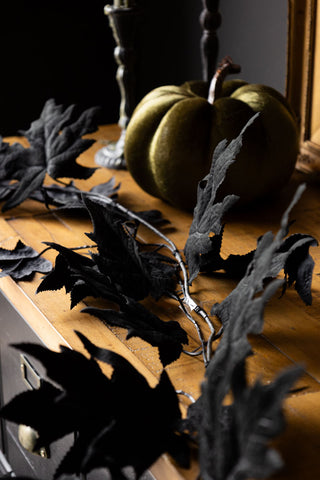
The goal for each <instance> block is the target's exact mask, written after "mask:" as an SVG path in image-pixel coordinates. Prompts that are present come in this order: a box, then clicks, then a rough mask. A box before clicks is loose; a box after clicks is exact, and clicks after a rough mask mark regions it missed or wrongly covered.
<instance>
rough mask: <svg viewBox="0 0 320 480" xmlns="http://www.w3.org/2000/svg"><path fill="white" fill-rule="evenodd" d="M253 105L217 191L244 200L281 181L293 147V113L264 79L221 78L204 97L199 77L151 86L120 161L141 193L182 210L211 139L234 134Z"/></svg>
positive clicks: (190, 202) (204, 168) (202, 171)
mask: <svg viewBox="0 0 320 480" xmlns="http://www.w3.org/2000/svg"><path fill="white" fill-rule="evenodd" d="M209 97H210V96H209ZM256 112H260V115H259V116H258V118H257V119H256V120H255V122H254V123H253V125H252V126H251V127H250V129H249V130H248V131H247V133H246V137H245V139H244V142H243V147H242V150H241V152H240V154H239V155H238V157H237V159H236V161H235V163H234V164H233V165H232V166H231V167H230V168H229V170H228V172H227V176H226V179H225V182H224V183H223V185H222V187H221V189H220V190H219V193H220V196H221V197H222V196H223V195H225V194H229V193H234V194H237V195H239V196H240V202H241V203H242V204H246V203H248V202H252V201H253V200H255V199H257V198H260V197H262V196H265V195H267V194H270V193H271V192H273V191H275V190H278V189H279V188H280V187H282V186H283V185H284V184H285V183H286V182H287V181H288V179H289V178H290V176H291V174H292V172H293V170H294V167H295V163H296V158H297V153H298V128H297V123H296V120H295V117H294V114H293V113H292V111H291V109H290V106H289V105H288V103H287V101H286V99H285V98H284V97H283V96H282V95H281V94H280V93H279V92H278V91H276V90H274V89H273V88H271V87H268V86H265V85H254V84H246V82H244V81H242V80H229V81H225V82H223V83H222V82H221V88H220V91H219V95H215V98H214V99H212V98H211V100H210V99H209V100H208V85H207V84H205V83H204V82H187V83H185V84H183V85H181V86H173V85H169V86H163V87H159V88H156V89H155V90H152V91H151V92H150V93H149V94H147V95H146V96H145V97H144V98H143V99H142V101H141V102H140V103H139V104H138V106H137V107H136V109H135V111H134V113H133V115H132V118H131V120H130V122H129V125H128V128H127V131H126V138H125V159H126V163H127V167H128V169H129V171H130V173H131V175H132V177H133V178H134V179H135V181H136V182H137V183H138V184H139V185H140V186H141V187H142V188H143V189H144V190H145V191H146V192H148V193H150V194H151V195H153V196H156V197H159V198H162V199H163V200H165V201H167V202H169V203H170V204H172V205H174V206H176V207H179V208H182V209H186V210H190V209H192V208H193V207H194V205H195V202H196V192H197V185H198V182H199V180H201V179H202V178H203V177H204V176H205V175H206V174H207V173H208V171H209V169H210V165H211V160H212V154H213V151H214V149H215V147H216V146H217V144H218V143H219V142H220V141H221V140H223V139H225V138H226V139H228V140H232V139H233V138H235V137H236V136H237V135H238V134H239V133H240V131H241V129H242V128H243V127H244V125H245V124H246V122H247V121H248V120H249V119H250V118H251V117H252V116H253V115H254V114H255V113H256Z"/></svg>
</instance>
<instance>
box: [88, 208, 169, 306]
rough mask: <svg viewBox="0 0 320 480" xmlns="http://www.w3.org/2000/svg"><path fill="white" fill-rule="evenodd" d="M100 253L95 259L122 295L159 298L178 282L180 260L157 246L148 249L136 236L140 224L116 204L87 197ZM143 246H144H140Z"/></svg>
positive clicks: (137, 298) (94, 236)
mask: <svg viewBox="0 0 320 480" xmlns="http://www.w3.org/2000/svg"><path fill="white" fill-rule="evenodd" d="M85 204H86V207H87V209H88V212H89V214H90V217H91V220H92V224H93V232H92V233H88V234H87V235H88V237H89V238H90V239H91V240H93V241H95V242H96V244H97V248H98V254H92V258H93V260H94V261H95V263H96V264H97V266H98V268H99V270H100V271H101V272H102V273H103V274H104V275H106V276H108V277H109V278H110V279H111V281H112V283H113V284H114V285H116V288H117V289H118V291H119V292H121V293H122V294H123V295H125V296H128V297H131V298H134V299H135V300H142V299H143V298H145V297H146V296H147V295H149V294H150V295H152V296H153V297H154V298H160V297H161V296H162V295H164V294H166V293H167V292H170V291H173V290H174V288H175V285H176V283H177V267H178V264H177V262H176V261H175V260H174V259H173V258H171V257H168V256H166V255H162V254H161V253H160V252H158V250H157V249H152V250H148V245H147V244H146V245H140V244H139V242H138V241H137V239H136V234H137V228H138V225H137V224H136V223H135V222H133V221H132V219H131V218H130V217H129V216H127V215H125V213H124V212H119V210H118V209H117V208H116V207H114V206H113V205H111V204H110V205H104V204H101V203H100V202H99V201H92V200H91V199H89V198H85ZM141 247H143V248H141Z"/></svg>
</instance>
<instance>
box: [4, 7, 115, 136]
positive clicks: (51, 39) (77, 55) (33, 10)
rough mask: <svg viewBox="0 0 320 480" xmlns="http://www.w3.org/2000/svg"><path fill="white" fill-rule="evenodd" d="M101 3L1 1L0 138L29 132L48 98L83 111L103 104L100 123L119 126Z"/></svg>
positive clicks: (110, 46) (108, 37) (109, 42)
mask: <svg viewBox="0 0 320 480" xmlns="http://www.w3.org/2000/svg"><path fill="white" fill-rule="evenodd" d="M105 3H106V2H105V0H87V1H81V0H52V1H49V0H27V1H24V0H8V1H4V0H3V1H2V2H1V27H0V48H1V75H0V134H2V135H7V134H14V133H16V131H17V130H18V129H21V128H26V127H28V126H29V124H30V121H32V120H34V119H36V118H37V117H38V116H39V113H40V112H41V109H42V106H43V104H44V102H45V101H46V100H47V99H48V98H51V97H53V98H55V99H56V101H57V102H58V103H62V104H67V105H69V104H71V103H76V104H79V107H81V108H86V107H88V106H93V105H101V106H102V107H103V121H105V122H112V121H117V118H118V110H119V107H118V103H119V91H118V87H117V84H116V82H115V81H114V76H115V69H116V66H115V63H114V61H113V48H114V42H113V37H112V34H111V31H110V28H109V24H108V19H107V17H106V16H105V15H104V13H103V7H104V5H105ZM110 60H111V61H110Z"/></svg>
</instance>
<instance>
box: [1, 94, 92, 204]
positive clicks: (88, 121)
mask: <svg viewBox="0 0 320 480" xmlns="http://www.w3.org/2000/svg"><path fill="white" fill-rule="evenodd" d="M98 111H99V109H98V108H97V107H92V108H89V109H87V110H85V111H84V112H83V113H82V114H81V115H80V116H79V117H77V118H74V116H75V114H74V113H75V105H71V106H69V107H68V108H66V109H65V110H63V107H62V106H61V105H56V104H55V101H54V100H53V99H50V100H48V101H47V102H46V103H45V105H44V108H43V110H42V112H41V115H40V117H39V119H37V120H35V121H34V122H32V123H31V125H30V128H29V129H28V130H26V131H21V132H20V133H21V134H22V135H24V136H25V137H26V138H27V140H28V141H29V145H30V146H29V147H28V148H25V147H23V146H22V145H21V144H20V143H14V144H13V145H8V144H7V143H4V142H2V144H1V146H0V182H1V186H2V188H1V190H0V191H1V193H2V195H3V197H1V198H0V199H2V200H3V199H4V198H5V199H6V202H5V204H4V205H3V207H2V210H3V211H6V210H9V209H10V208H13V207H15V206H17V205H19V204H20V203H21V202H23V201H24V200H26V199H27V198H28V197H29V196H30V195H31V194H32V193H33V192H34V191H35V190H38V189H39V188H40V187H41V186H42V184H43V181H44V179H45V175H46V174H48V175H49V176H50V177H52V178H53V179H58V178H65V177H67V178H83V179H86V178H89V177H90V176H91V175H92V174H93V172H94V171H95V169H94V168H87V167H84V166H82V165H80V164H79V163H77V162H76V159H77V157H78V156H79V155H80V154H81V153H82V152H84V151H85V150H86V149H88V148H89V147H90V146H91V145H92V144H93V143H94V141H95V140H92V139H88V138H81V137H82V136H83V135H85V134H87V133H92V132H94V131H95V130H97V123H96V117H97V113H98ZM12 180H15V182H14V183H11V184H10V186H9V185H8V182H11V181H12Z"/></svg>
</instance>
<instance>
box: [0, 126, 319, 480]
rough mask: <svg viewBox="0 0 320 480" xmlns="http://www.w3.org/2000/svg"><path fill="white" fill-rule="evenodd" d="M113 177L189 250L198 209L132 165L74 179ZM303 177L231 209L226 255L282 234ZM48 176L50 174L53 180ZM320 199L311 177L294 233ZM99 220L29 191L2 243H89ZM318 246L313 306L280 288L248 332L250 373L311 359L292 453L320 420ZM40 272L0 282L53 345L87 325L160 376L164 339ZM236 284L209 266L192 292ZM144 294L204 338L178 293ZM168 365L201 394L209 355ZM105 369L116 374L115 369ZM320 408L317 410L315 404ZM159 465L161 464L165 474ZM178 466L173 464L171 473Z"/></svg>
mask: <svg viewBox="0 0 320 480" xmlns="http://www.w3.org/2000/svg"><path fill="white" fill-rule="evenodd" d="M118 132H119V129H118V127H117V126H113V127H102V128H101V129H100V130H99V132H97V133H96V134H94V137H95V138H96V139H97V142H96V143H95V144H94V145H93V146H92V147H91V148H90V149H89V150H88V151H87V152H84V153H83V154H82V155H81V158H80V159H79V162H81V163H82V164H84V165H87V166H92V165H93V155H94V153H95V152H96V151H97V150H98V149H99V148H101V147H102V146H103V145H105V144H106V142H107V139H108V138H110V139H112V140H113V139H115V138H117V135H118ZM11 141H13V139H11ZM112 176H114V177H115V179H116V183H118V182H120V183H121V188H120V191H119V201H120V202H121V203H122V204H123V205H125V206H126V207H127V208H130V209H133V210H135V211H139V210H144V209H150V208H155V209H159V210H160V211H162V213H163V215H164V217H165V218H168V219H170V222H171V223H170V224H169V225H167V226H166V227H165V228H164V230H163V231H164V232H166V233H167V234H168V236H169V237H170V238H171V239H172V240H173V241H174V242H175V243H176V245H177V247H178V248H179V249H180V251H181V252H182V251H183V248H184V245H185V242H186V239H187V237H188V231H189V228H190V224H191V221H192V215H191V213H186V212H182V211H180V210H177V209H175V208H174V207H171V206H170V205H168V204H166V203H164V202H162V201H161V200H159V199H156V198H153V197H151V196H150V195H148V194H147V193H145V192H143V191H142V190H141V189H140V187H138V186H137V185H136V184H135V183H134V182H133V181H132V178H131V177H130V175H129V174H128V172H127V171H112V170H111V171H110V170H107V169H104V168H99V169H97V171H96V172H95V173H94V175H93V176H92V177H91V178H90V179H89V180H87V181H82V180H81V181H76V185H77V186H79V188H83V189H84V190H89V189H90V188H92V186H94V185H96V184H98V183H102V182H105V181H107V180H109V179H110V178H111V177H112ZM305 179H306V177H305V175H303V174H301V172H297V173H296V174H295V175H294V177H293V179H292V181H291V182H290V184H289V185H288V186H287V187H286V188H285V189H284V190H283V191H282V192H281V193H280V194H279V195H278V196H277V197H275V198H274V199H273V200H270V202H269V203H268V204H264V205H263V206H261V205H260V207H259V208H260V209H261V208H262V209H263V210H262V211H263V214H261V211H259V210H258V208H257V206H256V207H255V208H252V209H247V210H245V211H238V212H235V213H232V214H230V215H228V216H227V219H226V228H225V233H224V238H223V248H222V251H223V255H228V254H230V253H247V252H248V251H249V250H250V249H253V248H255V246H256V242H257V238H258V237H259V236H260V235H262V234H264V233H265V232H266V231H268V230H272V231H273V232H274V233H276V232H277V230H278V228H279V222H280V218H281V215H282V213H283V211H284V209H285V208H286V207H287V205H288V203H289V202H290V200H291V198H292V195H293V193H294V191H295V189H296V188H297V186H298V185H299V184H300V183H301V181H304V180H305ZM47 181H48V182H49V181H50V179H47ZM319 207H320V190H319V189H318V187H317V185H316V184H313V183H312V182H311V183H310V185H309V184H308V189H307V191H306V192H305V193H304V195H303V197H302V199H301V201H300V202H299V203H298V205H297V206H296V207H295V208H294V210H293V212H292V216H291V218H294V219H295V220H296V222H295V224H294V225H292V227H291V229H290V233H291V232H292V233H293V232H295V231H296V232H303V233H308V234H312V235H314V236H315V237H316V238H319V239H320V222H319V216H320V213H319V212H320V208H319ZM91 229H92V225H91V223H90V220H89V219H88V218H85V217H81V218H79V217H77V218H75V217H73V216H72V215H70V214H63V213H55V215H52V214H48V213H47V212H46V209H45V208H44V207H43V206H42V205H40V204H38V203H36V202H32V201H29V200H28V201H26V202H24V203H23V204H22V205H21V206H19V207H17V208H16V209H13V210H12V211H9V212H7V213H6V214H5V215H3V216H2V217H0V243H1V246H6V247H7V248H9V247H10V248H11V247H13V246H14V244H15V242H16V241H17V239H18V238H21V239H22V241H24V242H25V243H26V244H28V245H30V246H32V247H33V248H35V249H36V250H37V251H41V250H42V248H43V242H44V241H54V242H58V243H61V244H63V245H65V246H68V247H76V246H80V245H84V244H88V243H91V241H90V240H89V239H88V237H87V236H86V235H85V232H89V231H91ZM143 237H144V238H145V239H146V240H147V241H152V240H153V239H154V236H153V235H151V234H150V233H148V232H147V231H146V230H143ZM312 255H313V257H314V259H315V262H316V266H315V274H314V282H313V305H312V306H310V307H306V306H305V305H304V304H303V303H302V301H301V299H300V298H299V297H298V295H297V293H296V292H295V291H294V290H293V289H290V290H289V291H288V292H287V293H286V294H285V296H284V297H283V298H281V299H279V298H277V297H274V298H273V299H272V300H271V301H270V303H269V305H268V306H267V308H266V314H265V328H264V332H263V335H261V336H255V337H253V336H252V337H250V342H251V345H252V348H253V352H254V355H253V356H252V357H251V358H250V359H248V371H249V378H250V380H251V381H253V380H254V379H256V378H257V377H260V378H262V380H263V381H264V382H270V381H271V380H272V379H273V378H274V377H275V376H276V375H277V374H278V373H279V372H280V371H281V370H282V369H284V368H287V367H289V366H292V365H295V364H296V363H303V364H304V365H305V370H306V371H305V374H304V375H303V376H302V377H301V379H300V380H299V381H298V382H297V385H296V388H297V389H299V392H298V394H297V395H296V396H294V397H292V398H291V399H290V400H288V403H286V414H287V419H288V425H289V430H288V432H289V433H288V434H287V435H288V436H287V437H286V436H284V437H282V438H281V441H279V442H278V443H276V444H277V445H279V448H281V450H282V451H283V452H284V454H285V456H286V457H288V458H289V459H290V458H291V454H290V445H289V444H290V442H291V443H292V442H294V440H293V433H290V432H295V431H296V430H295V429H297V428H298V426H299V428H301V429H302V430H303V434H304V435H306V438H308V432H306V431H305V430H306V429H307V428H308V422H309V421H314V422H315V424H316V425H317V421H318V417H317V419H314V418H313V416H311V417H309V416H308V415H307V413H308V411H307V410H308V408H309V406H310V408H311V406H312V405H314V407H315V401H316V400H315V399H320V397H319V396H318V394H320V385H319V382H320V350H319V348H318V345H319V341H320V322H319V320H320V318H319V317H320V313H319V312H320V308H319V306H320V305H319V301H320V278H319V276H318V275H317V274H318V273H319V267H320V253H319V251H318V249H316V248H314V249H312ZM45 257H46V258H48V259H50V260H51V261H54V258H55V253H54V252H53V251H49V252H46V254H45ZM40 278H41V275H36V276H35V279H34V280H33V281H32V282H19V283H15V282H13V281H12V280H11V279H8V278H4V279H1V280H0V288H1V289H2V290H3V291H4V292H5V293H6V294H7V295H8V297H9V298H10V300H11V301H12V302H13V303H14V304H15V305H16V307H17V309H18V310H19V311H20V312H21V314H23V315H24V316H25V318H27V320H28V322H29V323H30V325H31V326H32V328H33V329H34V330H35V331H37V332H38V333H39V335H40V337H41V338H43V340H44V342H45V343H46V344H47V345H48V346H49V347H50V348H54V349H57V348H58V346H59V344H60V343H62V342H63V341H64V342H66V344H67V345H70V347H71V348H75V349H77V350H79V351H83V352H84V349H83V347H82V344H81V342H80V341H79V339H78V337H77V336H76V335H75V333H74V331H75V330H79V331H81V332H82V333H83V334H85V335H86V336H87V337H88V338H89V339H90V340H91V341H92V342H93V343H96V344H97V345H98V346H101V347H104V348H110V349H112V350H115V351H117V352H118V353H120V354H122V355H124V356H125V357H126V358H127V359H128V360H129V361H130V362H131V363H132V364H133V365H134V366H135V367H136V368H137V369H138V370H139V371H140V372H141V373H142V374H143V375H145V377H146V378H147V379H148V381H149V383H150V384H151V385H155V384H156V383H157V381H158V378H159V374H160V372H161V370H162V366H161V363H160V361H159V356H158V351H157V349H156V348H152V347H150V346H149V345H148V344H146V343H145V342H143V341H142V340H140V339H136V338H133V339H130V340H129V341H126V338H125V337H126V331H125V330H123V329H119V328H107V327H106V326H105V325H103V324H102V323H101V322H100V321H99V320H98V319H96V318H95V317H92V316H90V315H87V314H84V313H81V309H82V308H83V307H84V306H85V303H84V302H83V303H81V304H80V305H79V306H77V307H76V308H74V309H73V310H70V299H69V296H68V295H66V294H65V293H64V291H62V290H61V291H57V292H42V293H39V294H36V288H37V286H38V285H39V283H40ZM236 283H237V282H236V281H234V280H231V279H228V278H226V277H224V276H223V275H220V274H217V275H201V276H200V277H199V278H198V279H196V281H195V282H194V284H193V285H192V287H191V291H192V293H193V295H194V296H195V298H196V299H197V300H198V301H199V303H200V305H202V306H203V307H205V308H206V309H207V311H210V309H211V306H212V305H213V304H214V303H215V302H221V301H222V300H223V299H224V298H225V297H226V296H227V295H228V294H229V293H230V292H231V291H232V289H233V288H234V287H235V286H236ZM145 303H146V304H147V305H148V306H149V307H151V308H152V311H153V312H154V313H156V314H157V315H159V316H160V317H161V318H163V319H164V320H172V319H176V320H179V322H181V324H182V326H183V327H184V328H185V329H186V331H187V332H188V335H189V337H190V344H189V345H187V346H186V349H189V350H192V349H193V348H194V347H195V346H196V345H198V339H197V335H196V333H195V330H194V327H193V326H192V325H191V324H190V322H188V321H187V320H186V319H185V317H184V316H183V315H182V313H181V312H180V311H179V309H178V307H177V304H176V303H175V302H174V301H173V300H170V299H166V300H161V301H159V302H154V301H152V300H150V299H148V300H146V302H145ZM212 321H213V322H214V324H215V326H216V328H217V329H218V328H219V326H220V325H219V322H218V321H217V319H215V318H213V319H212ZM202 327H203V331H204V332H205V334H207V333H208V328H207V327H206V326H205V325H202ZM84 353H85V352H84ZM166 370H167V372H168V374H169V376H170V378H171V380H172V382H173V384H174V386H175V387H176V388H177V389H181V390H184V391H186V392H187V393H190V394H191V395H193V396H194V397H195V398H197V396H198V395H199V393H200V387H201V382H202V379H203V376H204V366H203V362H202V360H201V357H197V358H190V357H188V356H186V355H185V354H183V355H182V356H181V357H180V359H179V360H177V361H176V362H174V363H173V364H171V365H169V366H168V367H167V368H166ZM105 371H106V373H108V371H107V369H106V370H105ZM312 399H314V400H312ZM312 402H313V403H312ZM181 405H182V409H183V411H185V409H186V407H187V403H186V401H185V399H182V401H181ZM292 405H293V406H292ZM291 406H292V408H291ZM314 409H315V408H314ZM300 414H301V415H302V414H303V415H305V416H304V418H305V420H304V423H303V425H302V424H299V425H298V423H297V422H298V420H297V418H299V415H300ZM312 415H314V416H316V415H317V413H316V409H315V412H314V413H313V414H312ZM297 425H298V426H297ZM290 428H291V429H293V430H290ZM308 458H309V457H308ZM315 458H316V457H315V450H314V451H312V452H311V453H310V462H309V460H308V462H309V463H311V462H312V461H315ZM153 468H154V471H155V472H157V475H159V477H160V478H161V477H162V478H172V479H175V478H177V479H179V478H181V476H182V478H186V479H188V480H189V478H190V480H191V478H194V477H192V476H191V473H190V472H182V471H179V472H178V471H177V469H176V468H175V467H174V466H172V465H171V463H170V461H169V463H168V458H163V457H162V458H161V459H160V460H159V462H157V464H156V465H155V466H154V467H153ZM195 468H196V467H195ZM301 471H302V470H301ZM313 471H314V470H313ZM159 472H161V473H160V474H159ZM163 472H167V473H168V472H170V475H169V474H168V475H167V477H166V476H165V474H164V473H163ZM173 472H175V473H174V474H173ZM192 472H194V470H192ZM174 475H176V477H175V476H174ZM283 475H284V476H281V475H280V477H279V479H280V478H281V479H283V480H286V479H287V478H289V477H288V476H285V475H286V473H284V474H283ZM299 478H302V477H299V476H295V475H292V477H291V480H298V479H299ZM310 478H312V477H310Z"/></svg>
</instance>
